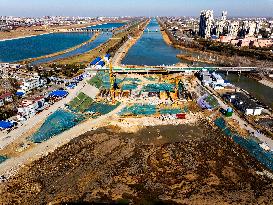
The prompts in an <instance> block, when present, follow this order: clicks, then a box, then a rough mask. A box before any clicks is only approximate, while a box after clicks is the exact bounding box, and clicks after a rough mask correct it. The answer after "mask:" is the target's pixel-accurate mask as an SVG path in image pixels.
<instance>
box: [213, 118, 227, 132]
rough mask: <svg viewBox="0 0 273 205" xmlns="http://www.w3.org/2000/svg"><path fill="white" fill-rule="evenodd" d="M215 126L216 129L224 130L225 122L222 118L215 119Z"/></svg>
mask: <svg viewBox="0 0 273 205" xmlns="http://www.w3.org/2000/svg"><path fill="white" fill-rule="evenodd" d="M214 123H215V125H216V126H217V127H219V128H220V129H222V130H223V129H225V128H226V122H225V120H224V119H223V118H217V119H216V120H215V121H214Z"/></svg>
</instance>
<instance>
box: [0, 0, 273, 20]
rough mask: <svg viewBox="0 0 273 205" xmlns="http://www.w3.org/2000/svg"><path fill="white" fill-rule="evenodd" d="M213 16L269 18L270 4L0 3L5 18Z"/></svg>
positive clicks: (218, 0)
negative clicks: (205, 11) (207, 12)
mask: <svg viewBox="0 0 273 205" xmlns="http://www.w3.org/2000/svg"><path fill="white" fill-rule="evenodd" d="M203 9H213V10H214V13H215V15H216V16H219V15H220V13H221V11H222V10H227V11H228V15H229V16H261V17H262V16H264V17H273V0H0V15H6V16H30V17H33V16H45V15H49V16H90V17H96V16H198V15H199V14H200V11H201V10H203Z"/></svg>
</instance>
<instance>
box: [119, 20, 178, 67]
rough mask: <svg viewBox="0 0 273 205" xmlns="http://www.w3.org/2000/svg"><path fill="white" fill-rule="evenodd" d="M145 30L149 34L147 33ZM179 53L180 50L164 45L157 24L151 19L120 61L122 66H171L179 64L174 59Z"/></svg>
mask: <svg viewBox="0 0 273 205" xmlns="http://www.w3.org/2000/svg"><path fill="white" fill-rule="evenodd" d="M147 29H149V31H151V32H147ZM155 31H157V32H155ZM180 52H181V51H180V50H178V49H175V48H174V47H172V46H170V45H168V44H166V42H165V41H164V39H163V37H162V35H161V32H160V27H159V24H158V22H157V20H156V19H155V18H153V19H152V20H151V22H150V23H149V25H148V26H147V28H146V29H145V32H144V34H143V35H142V37H141V38H140V39H139V40H138V42H137V43H136V44H135V45H134V46H133V47H132V48H131V49H130V50H129V52H128V53H127V55H126V56H125V58H124V59H123V60H122V64H126V65H148V66H155V65H173V64H176V63H178V62H180V61H179V59H178V58H176V55H177V54H179V53H180Z"/></svg>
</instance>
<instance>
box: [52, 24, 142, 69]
mask: <svg viewBox="0 0 273 205" xmlns="http://www.w3.org/2000/svg"><path fill="white" fill-rule="evenodd" d="M141 23H143V22H140V23H138V24H136V25H132V26H130V27H129V28H127V29H125V30H123V31H121V32H119V33H116V34H112V33H107V32H106V33H103V34H102V35H104V37H105V38H104V39H102V41H101V42H100V43H97V46H96V47H94V48H92V49H90V50H88V51H87V52H85V53H82V54H80V55H74V56H71V57H68V58H64V59H62V60H57V61H53V62H54V63H56V64H62V65H64V64H82V65H83V64H84V65H88V64H89V63H90V61H91V60H92V59H94V58H96V57H98V56H103V55H104V54H106V53H109V54H111V56H114V54H115V53H116V52H117V50H118V49H119V48H120V47H121V46H122V45H123V44H124V43H125V42H126V41H127V40H128V39H129V37H128V36H133V35H134V33H135V32H136V31H137V29H138V25H139V24H141Z"/></svg>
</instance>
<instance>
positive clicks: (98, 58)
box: [90, 57, 101, 65]
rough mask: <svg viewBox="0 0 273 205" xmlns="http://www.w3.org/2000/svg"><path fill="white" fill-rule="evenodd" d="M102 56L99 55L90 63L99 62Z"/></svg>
mask: <svg viewBox="0 0 273 205" xmlns="http://www.w3.org/2000/svg"><path fill="white" fill-rule="evenodd" d="M100 60H101V57H97V58H96V59H95V60H93V61H92V62H91V63H90V65H96V64H97V63H98V62H100Z"/></svg>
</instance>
